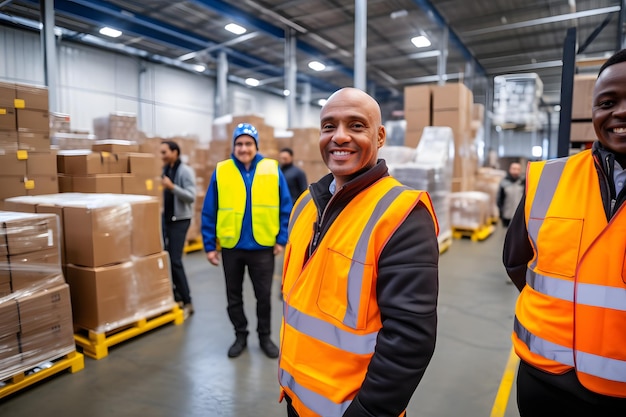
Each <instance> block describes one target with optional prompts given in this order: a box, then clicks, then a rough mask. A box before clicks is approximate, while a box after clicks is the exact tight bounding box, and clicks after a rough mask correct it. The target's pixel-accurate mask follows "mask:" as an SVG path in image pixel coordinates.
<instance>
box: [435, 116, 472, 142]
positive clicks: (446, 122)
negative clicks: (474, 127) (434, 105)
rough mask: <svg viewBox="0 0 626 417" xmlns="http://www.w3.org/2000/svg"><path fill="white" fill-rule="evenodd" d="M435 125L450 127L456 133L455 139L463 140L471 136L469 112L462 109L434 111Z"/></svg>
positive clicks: (457, 140)
mask: <svg viewBox="0 0 626 417" xmlns="http://www.w3.org/2000/svg"><path fill="white" fill-rule="evenodd" d="M433 126H447V127H450V128H451V129H452V131H453V133H454V141H455V143H458V142H459V141H463V138H464V137H468V136H469V131H470V129H469V120H468V118H467V112H464V111H460V110H442V111H436V112H434V113H433Z"/></svg>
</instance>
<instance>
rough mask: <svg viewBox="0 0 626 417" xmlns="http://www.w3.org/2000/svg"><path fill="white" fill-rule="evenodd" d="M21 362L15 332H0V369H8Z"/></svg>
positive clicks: (0, 373) (0, 374)
mask: <svg viewBox="0 0 626 417" xmlns="http://www.w3.org/2000/svg"><path fill="white" fill-rule="evenodd" d="M21 362H22V354H21V353H20V345H19V343H18V339H17V333H15V334H9V335H3V334H2V333H0V369H2V370H9V372H10V369H11V368H13V367H15V366H18V365H19V364H20V363H21ZM0 376H2V372H0Z"/></svg>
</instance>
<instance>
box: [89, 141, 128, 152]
mask: <svg viewBox="0 0 626 417" xmlns="http://www.w3.org/2000/svg"><path fill="white" fill-rule="evenodd" d="M91 150H92V151H94V152H110V153H129V152H139V145H138V144H137V142H133V141H128V140H97V141H95V142H94V143H93V145H92V146H91Z"/></svg>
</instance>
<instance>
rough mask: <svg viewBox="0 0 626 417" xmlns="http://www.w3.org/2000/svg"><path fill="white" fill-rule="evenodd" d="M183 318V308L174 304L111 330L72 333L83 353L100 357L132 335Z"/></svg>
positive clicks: (179, 322) (91, 356) (178, 322)
mask: <svg viewBox="0 0 626 417" xmlns="http://www.w3.org/2000/svg"><path fill="white" fill-rule="evenodd" d="M184 321H185V318H184V316H183V310H182V309H181V308H180V307H179V306H175V307H174V308H172V309H171V310H169V311H167V312H165V313H163V314H161V315H158V316H156V317H152V318H145V319H141V320H138V321H136V322H135V323H133V324H131V325H129V326H125V327H122V328H121V329H119V330H113V331H112V332H107V333H96V332H94V331H91V330H88V331H87V333H88V334H87V336H85V335H84V334H81V333H76V334H74V340H75V341H76V344H77V345H78V346H80V347H82V348H83V353H84V354H85V355H86V356H89V357H90V358H93V359H102V358H105V357H107V356H108V355H109V348H110V347H111V346H115V345H117V344H119V343H122V342H125V341H127V340H129V339H132V338H133V337H137V336H139V335H141V334H144V333H147V332H149V331H151V330H154V329H156V328H158V327H161V326H164V325H166V324H168V323H172V322H173V323H174V324H175V325H177V326H178V325H180V324H183V322H184Z"/></svg>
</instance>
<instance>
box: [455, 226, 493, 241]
mask: <svg viewBox="0 0 626 417" xmlns="http://www.w3.org/2000/svg"><path fill="white" fill-rule="evenodd" d="M494 230H495V227H494V226H493V225H492V224H486V225H483V226H481V227H479V228H478V229H465V228H458V227H453V228H452V237H454V238H455V239H462V238H464V237H469V238H470V239H472V242H478V241H481V240H485V239H487V238H488V237H489V236H491V234H492V233H493V231H494Z"/></svg>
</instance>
